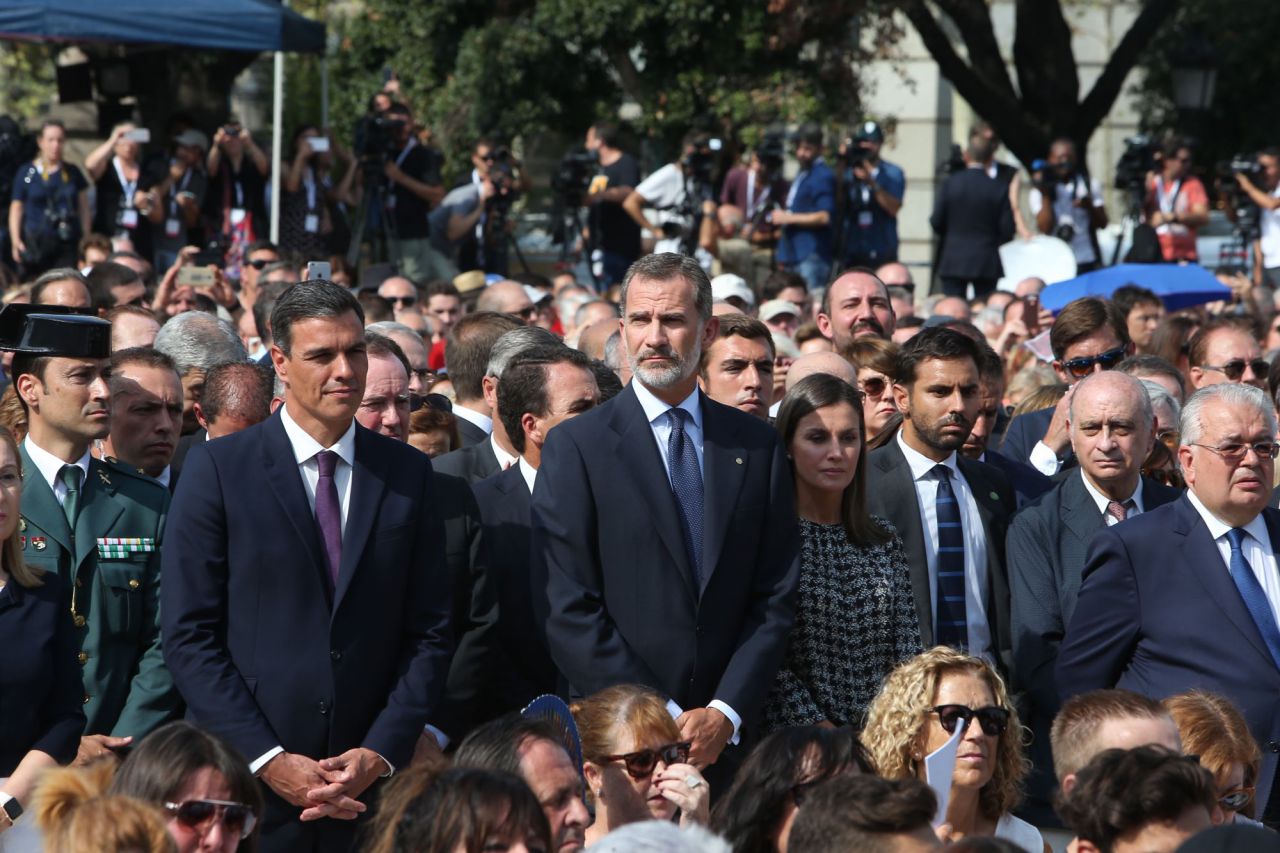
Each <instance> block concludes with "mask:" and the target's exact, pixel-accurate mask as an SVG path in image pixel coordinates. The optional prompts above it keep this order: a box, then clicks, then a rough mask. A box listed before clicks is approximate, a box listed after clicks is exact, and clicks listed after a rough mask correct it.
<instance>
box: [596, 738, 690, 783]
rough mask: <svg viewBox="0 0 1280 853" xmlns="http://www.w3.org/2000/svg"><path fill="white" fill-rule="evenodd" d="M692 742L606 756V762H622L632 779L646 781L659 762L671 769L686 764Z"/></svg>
mask: <svg viewBox="0 0 1280 853" xmlns="http://www.w3.org/2000/svg"><path fill="white" fill-rule="evenodd" d="M692 747H693V743H692V742H691V741H687V740H686V741H681V742H680V743H668V744H663V745H662V746H660V747H657V748H656V749H642V750H640V751H639V752H628V753H626V754H625V755H606V756H605V757H604V761H621V762H622V763H623V764H625V765H626V767H627V774H628V775H630V776H631V778H632V779H644V778H645V777H646V776H650V775H652V774H653V771H654V768H656V767H657V766H658V761H659V760H661V761H662V763H663V764H665V765H667V766H668V767H670V766H671V765H672V764H684V763H686V762H687V761H688V760H689V750H690V749H691V748H692Z"/></svg>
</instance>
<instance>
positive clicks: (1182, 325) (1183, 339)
mask: <svg viewBox="0 0 1280 853" xmlns="http://www.w3.org/2000/svg"><path fill="white" fill-rule="evenodd" d="M1198 328H1200V321H1199V320H1197V319H1196V318H1195V317H1190V316H1187V315H1186V314H1170V315H1167V316H1166V317H1165V318H1164V319H1163V320H1161V321H1160V325H1158V326H1156V330H1155V332H1153V333H1152V335H1151V352H1152V353H1153V354H1155V355H1158V356H1160V357H1161V358H1163V359H1164V360H1165V361H1167V362H1169V363H1170V364H1172V365H1174V366H1175V367H1178V366H1181V365H1182V364H1185V363H1186V361H1187V355H1188V352H1189V347H1188V344H1189V343H1190V342H1191V337H1192V335H1194V334H1195V331H1196V329H1198Z"/></svg>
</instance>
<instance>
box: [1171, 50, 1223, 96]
mask: <svg viewBox="0 0 1280 853" xmlns="http://www.w3.org/2000/svg"><path fill="white" fill-rule="evenodd" d="M1177 44H1178V46H1177V47H1175V48H1174V49H1173V50H1172V51H1170V53H1169V68H1170V72H1171V74H1170V76H1171V77H1172V78H1173V102H1174V104H1176V105H1177V107H1178V111H1179V112H1205V111H1207V110H1208V109H1209V108H1210V107H1211V106H1213V91H1214V89H1215V88H1216V87H1217V85H1218V55H1217V51H1215V50H1214V48H1213V44H1212V43H1211V42H1210V41H1209V39H1207V38H1205V36H1204V34H1203V33H1199V32H1185V33H1184V34H1183V36H1182V38H1181V39H1179V41H1178V43H1177Z"/></svg>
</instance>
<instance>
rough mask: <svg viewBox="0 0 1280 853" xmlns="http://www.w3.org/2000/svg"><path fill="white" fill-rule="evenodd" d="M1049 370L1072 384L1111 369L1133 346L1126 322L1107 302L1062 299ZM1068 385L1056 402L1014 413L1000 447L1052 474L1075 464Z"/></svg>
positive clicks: (1051, 340) (1052, 336) (1090, 298)
mask: <svg viewBox="0 0 1280 853" xmlns="http://www.w3.org/2000/svg"><path fill="white" fill-rule="evenodd" d="M1049 346H1050V347H1051V348H1052V350H1053V372H1054V373H1056V374H1057V375H1058V380H1059V381H1060V382H1063V383H1065V384H1067V385H1070V386H1074V385H1075V384H1076V383H1077V382H1079V381H1080V380H1081V379H1083V378H1085V377H1086V376H1088V375H1089V374H1091V373H1096V372H1098V371H1102V370H1111V369H1113V368H1115V367H1116V366H1117V365H1119V364H1120V362H1121V361H1123V360H1124V359H1125V358H1126V357H1127V356H1129V355H1131V354H1132V352H1133V345H1132V343H1131V342H1130V340H1129V325H1128V322H1127V321H1126V319H1125V317H1124V316H1123V315H1122V314H1121V313H1120V311H1119V309H1117V308H1116V307H1115V306H1114V305H1112V304H1111V303H1110V302H1107V301H1106V300H1105V299H1099V298H1098V297H1096V296H1085V297H1082V298H1080V299H1076V300H1074V301H1072V302H1068V303H1067V305H1066V307H1065V308H1063V309H1062V311H1061V312H1059V314H1058V317H1057V319H1056V320H1055V321H1054V323H1053V326H1052V328H1051V329H1050V330H1049ZM1070 405H1071V391H1070V390H1068V391H1067V394H1066V396H1064V397H1063V398H1062V399H1061V400H1059V401H1058V404H1057V405H1056V406H1053V407H1050V408H1047V409H1041V410H1039V411H1037V412H1028V413H1027V414H1025V415H1019V416H1018V417H1016V418H1014V419H1013V420H1012V421H1010V422H1009V428H1008V429H1007V430H1005V435H1004V442H1003V443H1002V444H1001V445H1000V452H1001V453H1003V454H1004V455H1005V456H1008V457H1009V458H1011V459H1017V460H1018V461H1020V462H1027V463H1029V464H1030V465H1031V466H1032V467H1033V468H1035V469H1036V470H1037V471H1039V472H1040V473H1042V474H1044V475H1045V476H1049V477H1052V476H1053V475H1054V474H1057V473H1058V471H1060V470H1061V469H1062V468H1064V467H1070V466H1071V465H1074V464H1075V458H1074V456H1073V455H1072V452H1071V436H1070V433H1069V432H1068V429H1067V412H1068V409H1069V407H1070Z"/></svg>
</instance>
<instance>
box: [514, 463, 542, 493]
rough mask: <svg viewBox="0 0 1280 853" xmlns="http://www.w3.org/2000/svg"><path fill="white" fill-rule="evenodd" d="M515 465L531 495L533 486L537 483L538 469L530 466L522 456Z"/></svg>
mask: <svg viewBox="0 0 1280 853" xmlns="http://www.w3.org/2000/svg"><path fill="white" fill-rule="evenodd" d="M516 464H517V465H519V466H520V476H521V477H524V484H525V485H526V486H528V487H529V494H533V484H534V483H536V482H537V481H538V469H537V468H534V467H533V466H532V465H530V464H529V462H528V460H526V459H525V458H524V457H523V456H521V457H520V459H519V460H518V461H517V462H516Z"/></svg>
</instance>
